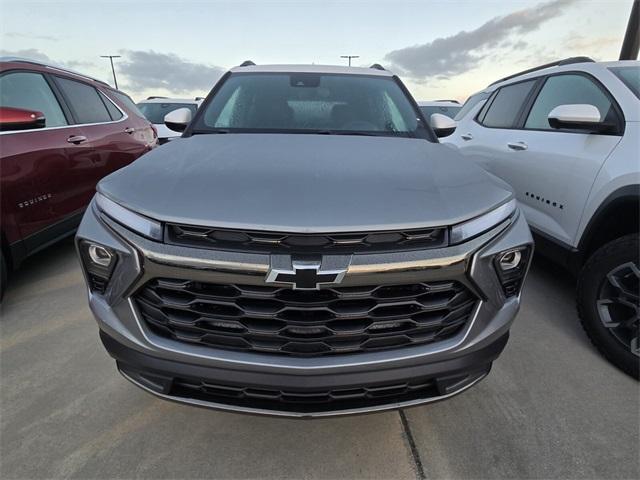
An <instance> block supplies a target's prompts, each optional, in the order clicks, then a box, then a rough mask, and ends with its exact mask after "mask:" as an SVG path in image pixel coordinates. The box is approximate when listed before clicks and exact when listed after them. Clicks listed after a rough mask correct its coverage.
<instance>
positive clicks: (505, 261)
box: [493, 246, 531, 297]
mask: <svg viewBox="0 0 640 480" xmlns="http://www.w3.org/2000/svg"><path fill="white" fill-rule="evenodd" d="M530 256H531V248H530V247H528V246H526V247H517V248H512V249H510V250H506V251H504V252H500V253H499V254H497V255H496V256H495V258H494V260H493V263H494V265H495V268H496V272H497V273H498V278H499V279H500V283H501V284H502V289H503V290H504V294H505V296H506V297H513V296H514V295H518V294H519V293H520V289H521V288H522V281H523V280H524V275H525V273H527V266H528V265H529V257H530Z"/></svg>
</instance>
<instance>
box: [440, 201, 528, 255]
mask: <svg viewBox="0 0 640 480" xmlns="http://www.w3.org/2000/svg"><path fill="white" fill-rule="evenodd" d="M515 211H516V200H515V198H514V199H511V200H509V201H508V202H507V203H505V204H503V205H500V206H499V207H498V208H496V209H494V210H491V211H490V212H489V213H485V214H484V215H480V216H479V217H476V218H474V219H472V220H469V221H467V222H464V223H459V224H457V225H454V226H453V227H451V236H450V242H451V244H452V245H456V244H458V243H462V242H465V241H467V240H470V239H472V238H473V237H477V236H478V235H480V234H481V233H484V232H486V231H487V230H489V229H491V228H493V227H495V226H496V225H497V224H499V223H500V222H502V221H504V220H506V219H507V218H509V217H510V216H511V215H513V212H515Z"/></svg>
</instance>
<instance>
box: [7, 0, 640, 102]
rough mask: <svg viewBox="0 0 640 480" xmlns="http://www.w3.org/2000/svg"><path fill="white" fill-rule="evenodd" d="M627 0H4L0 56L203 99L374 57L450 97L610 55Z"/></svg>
mask: <svg viewBox="0 0 640 480" xmlns="http://www.w3.org/2000/svg"><path fill="white" fill-rule="evenodd" d="M631 3H632V0H503V1H486V0H485V1H474V0H464V1H462V0H449V1H444V0H439V1H427V0H422V1H400V0H396V1H391V0H386V1H383V0H380V1H374V0H369V1H358V0H351V1H347V2H344V1H343V2H337V1H331V0H310V1H306V0H299V1H275V0H264V1H253V2H249V1H242V0H236V1H208V2H205V1H183V2H179V1H175V0H172V1H158V0H155V1H150V0H143V1H141V0H138V1H130V0H127V1H119V0H111V1H105V0H102V1H92V0H84V1H73V0H64V1H62V0H60V1H55V0H51V1H44V2H43V1H39V2H38V1H31V0H20V1H8V0H0V54H1V55H18V56H22V57H30V58H34V59H38V60H49V61H51V62H54V63H57V64H61V65H64V66H67V67H70V68H73V69H75V70H78V71H81V72H84V73H87V74H90V75H93V76H95V77H97V78H100V79H104V80H106V81H109V82H112V78H111V70H110V66H109V63H108V60H106V59H101V58H100V55H106V54H112V55H121V56H122V58H119V59H117V60H116V73H117V75H118V82H119V86H120V88H121V89H122V90H125V91H127V92H128V93H129V94H131V95H132V96H133V97H134V99H136V100H139V99H141V98H143V97H145V96H147V95H171V96H189V97H192V96H201V95H204V94H206V93H207V92H208V91H209V90H210V88H211V87H212V85H213V84H214V82H215V81H216V79H217V78H218V77H219V75H220V74H221V72H223V71H224V70H225V69H227V68H229V67H231V66H233V65H237V64H239V63H241V62H242V61H243V60H246V59H251V60H253V61H255V62H256V63H263V64H265V63H316V64H333V65H335V64H344V63H345V62H346V60H343V59H341V58H340V55H345V54H351V55H359V56H360V58H358V59H356V60H354V63H353V64H354V65H359V66H369V65H370V64H372V63H381V64H382V65H384V66H385V67H387V68H389V69H391V70H393V71H394V72H396V73H398V74H399V75H400V76H401V77H402V79H403V80H404V81H405V83H406V84H407V86H408V87H409V89H410V90H411V91H412V93H413V94H414V95H415V97H416V98H417V99H419V100H428V99H439V98H457V99H460V100H464V99H465V98H466V97H467V96H468V95H469V94H471V93H473V92H475V91H477V90H479V89H481V88H483V87H484V86H486V85H487V84H488V83H490V82H491V81H493V80H495V79H497V78H499V77H501V76H505V75H508V74H510V73H513V72H514V71H519V70H523V69H525V68H528V67H531V66H534V65H538V64H541V63H545V62H548V61H551V60H554V59H557V58H564V57H569V56H574V55H588V56H591V57H593V58H595V59H598V60H615V59H617V57H618V53H619V50H620V46H621V44H622V38H623V36H624V31H625V28H626V23H627V21H628V18H629V12H630V9H631Z"/></svg>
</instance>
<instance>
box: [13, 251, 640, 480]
mask: <svg viewBox="0 0 640 480" xmlns="http://www.w3.org/2000/svg"><path fill="white" fill-rule="evenodd" d="M573 302H574V297H573V286H572V284H571V281H570V279H568V278H567V277H566V276H564V275H563V274H562V273H561V272H560V271H558V270H557V269H555V267H553V266H552V265H550V264H548V263H547V262H545V261H543V260H541V259H536V260H535V261H534V264H533V267H532V271H531V274H530V277H529V278H528V281H527V286H526V288H525V292H524V294H523V306H522V310H521V312H520V314H519V316H518V318H517V320H516V322H515V325H514V327H513V329H512V335H511V340H510V342H509V344H508V345H507V348H506V350H505V352H504V354H503V356H502V357H500V358H499V359H498V361H497V362H496V364H495V365H494V368H493V371H492V372H491V374H490V375H489V377H487V379H485V380H484V381H483V382H481V383H480V384H479V385H478V386H476V387H475V388H473V389H471V390H469V391H468V392H465V393H463V394H462V395H460V396H458V397H455V398H453V399H451V400H449V401H446V402H441V403H438V404H434V405H427V406H424V407H418V408H414V409H409V410H406V411H405V412H404V415H405V420H406V421H405V422H403V419H402V417H401V416H400V415H399V414H398V413H397V412H389V413H384V414H374V415H365V416H358V417H349V418H336V419H327V420H314V421H295V420H283V419H274V418H262V417H253V416H242V415H235V414H228V413H219V412H214V411H208V410H202V409H195V408H190V407H186V406H181V405H175V404H172V403H168V402H164V401H161V400H157V399H155V398H153V397H152V396H150V395H148V394H146V393H144V392H142V391H141V390H139V389H137V388H136V387H134V386H133V385H131V384H129V383H128V382H127V381H125V380H124V379H123V378H122V377H121V376H120V375H119V374H118V373H117V372H116V370H115V364H114V363H113V361H112V360H111V359H110V358H109V357H108V355H107V354H106V353H105V351H104V349H103V348H102V345H100V343H99V339H98V335H97V328H96V325H95V322H94V321H93V319H92V317H91V313H90V312H89V309H88V307H87V303H86V295H85V286H84V282H83V280H82V274H81V272H80V268H79V265H78V261H77V259H76V256H75V251H74V249H73V242H72V241H71V239H68V240H66V241H64V242H62V243H60V244H58V245H55V246H53V247H52V248H49V249H47V250H45V251H43V252H41V253H39V254H37V255H35V256H34V257H32V258H30V259H29V260H28V261H27V262H26V263H25V264H24V266H23V267H22V268H21V269H20V270H19V271H18V272H16V274H15V276H14V277H13V281H12V282H11V285H10V287H9V290H8V292H7V294H6V297H5V299H4V302H3V304H2V307H1V308H2V321H1V323H0V333H1V336H0V347H1V363H0V368H1V374H2V375H1V377H2V385H1V387H2V388H1V400H2V405H1V408H2V417H1V439H0V441H1V452H2V453H1V455H2V462H1V468H2V470H1V471H0V476H2V477H3V478H44V477H83V478H116V477H117V478H132V477H141V478H176V477H180V478H196V477H198V478H202V477H223V478H233V477H245V478H246V477H260V478H265V477H271V478H275V477H277V478H283V477H284V478H301V477H310V478H368V477H376V478H390V477H393V478H415V477H421V476H424V477H426V478H442V477H456V478H483V477H484V478H488V477H491V478H498V477H501V478H508V477H563V478H570V477H571V478H577V477H589V478H593V477H600V478H603V477H604V478H637V477H638V476H639V475H640V467H639V465H638V460H637V452H638V448H639V445H638V424H639V420H640V419H639V412H638V384H637V382H635V381H634V380H632V379H631V378H630V377H627V376H626V375H624V374H623V373H621V372H619V371H618V370H617V369H615V367H613V366H611V365H610V364H609V363H608V362H606V361H605V360H604V359H603V358H602V357H600V355H599V354H598V353H597V352H596V351H595V350H594V348H593V347H592V346H591V345H590V344H589V342H588V340H587V338H586V336H585V335H584V333H583V332H582V330H581V328H580V325H579V323H578V319H577V317H576V313H575V308H574V304H573Z"/></svg>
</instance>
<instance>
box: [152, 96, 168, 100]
mask: <svg viewBox="0 0 640 480" xmlns="http://www.w3.org/2000/svg"><path fill="white" fill-rule="evenodd" d="M156 98H169V97H161V96H159V95H152V96H151V97H147V100H155V99H156Z"/></svg>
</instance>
